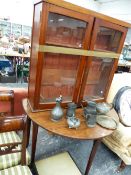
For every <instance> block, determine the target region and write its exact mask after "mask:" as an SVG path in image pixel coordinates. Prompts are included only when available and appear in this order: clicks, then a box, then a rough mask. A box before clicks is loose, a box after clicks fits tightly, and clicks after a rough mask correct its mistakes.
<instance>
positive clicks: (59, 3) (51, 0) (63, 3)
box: [34, 0, 131, 28]
mask: <svg viewBox="0 0 131 175" xmlns="http://www.w3.org/2000/svg"><path fill="white" fill-rule="evenodd" d="M41 2H48V3H50V4H54V5H57V6H60V7H64V8H67V9H70V10H73V11H77V12H80V13H84V14H88V15H91V16H94V17H97V18H99V19H103V20H106V21H109V22H112V23H115V24H118V25H121V26H124V27H128V28H131V24H130V23H128V22H125V21H122V20H119V19H116V18H113V17H110V16H107V15H103V14H101V13H98V12H95V11H93V10H89V9H86V8H83V7H80V6H77V5H74V4H72V3H69V2H66V1H64V0H34V5H36V4H38V3H41Z"/></svg>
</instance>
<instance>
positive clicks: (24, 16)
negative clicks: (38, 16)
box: [0, 0, 33, 26]
mask: <svg viewBox="0 0 131 175" xmlns="http://www.w3.org/2000/svg"><path fill="white" fill-rule="evenodd" d="M0 17H1V18H3V17H5V18H9V19H10V22H12V23H16V24H22V25H27V26H32V18H33V0H1V1H0Z"/></svg>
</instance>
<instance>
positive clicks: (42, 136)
mask: <svg viewBox="0 0 131 175" xmlns="http://www.w3.org/2000/svg"><path fill="white" fill-rule="evenodd" d="M92 143H93V142H92V141H80V140H75V139H69V138H65V137H61V136H57V135H51V134H48V132H47V131H45V130H44V129H42V128H40V127H39V133H38V139H37V148H36V160H38V159H39V160H40V159H43V158H45V157H49V156H52V155H55V154H58V153H60V152H64V151H68V152H69V153H70V155H71V157H72V158H73V160H74V161H75V163H76V165H77V166H78V168H79V170H80V171H81V172H82V175H84V172H85V168H86V163H87V160H88V158H89V154H90V151H91V148H92ZM29 149H31V147H29ZM120 162H121V160H120V159H119V157H118V156H117V155H116V154H114V153H113V152H111V151H110V150H109V149H108V148H107V147H106V146H105V145H104V144H103V143H102V144H101V145H100V146H99V148H98V150H97V153H96V156H95V159H94V161H93V164H92V167H91V169H90V172H89V175H112V174H113V175H131V166H126V168H125V169H124V170H123V171H122V172H119V173H118V172H117V168H118V166H119V165H120Z"/></svg>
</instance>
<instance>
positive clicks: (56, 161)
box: [35, 152, 81, 175]
mask: <svg viewBox="0 0 131 175" xmlns="http://www.w3.org/2000/svg"><path fill="white" fill-rule="evenodd" d="M35 164H36V168H37V171H38V174H39V175H81V173H80V171H79V169H78V168H77V166H76V164H75V163H74V161H73V160H72V158H71V157H70V155H69V154H68V153H67V152H65V153H61V154H57V155H55V156H51V157H49V158H46V159H43V160H39V161H36V162H35Z"/></svg>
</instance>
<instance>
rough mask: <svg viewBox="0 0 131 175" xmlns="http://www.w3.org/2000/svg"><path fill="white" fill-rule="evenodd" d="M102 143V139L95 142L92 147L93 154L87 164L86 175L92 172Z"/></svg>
mask: <svg viewBox="0 0 131 175" xmlns="http://www.w3.org/2000/svg"><path fill="white" fill-rule="evenodd" d="M100 143H101V139H98V140H94V143H93V146H92V150H91V153H90V157H89V160H88V162H87V166H86V171H85V175H88V173H89V170H90V168H91V165H92V162H93V160H94V157H95V154H96V151H97V148H98V146H99V145H100Z"/></svg>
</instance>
